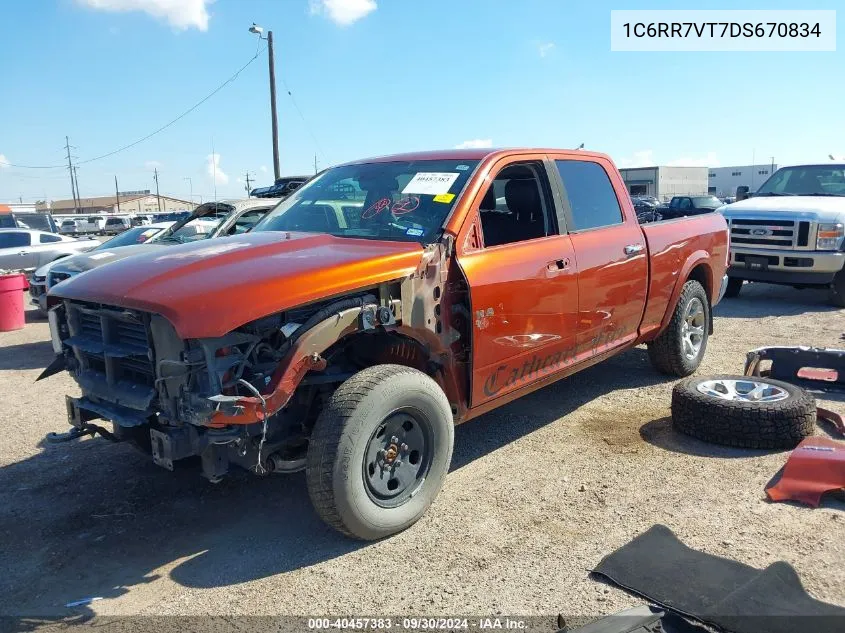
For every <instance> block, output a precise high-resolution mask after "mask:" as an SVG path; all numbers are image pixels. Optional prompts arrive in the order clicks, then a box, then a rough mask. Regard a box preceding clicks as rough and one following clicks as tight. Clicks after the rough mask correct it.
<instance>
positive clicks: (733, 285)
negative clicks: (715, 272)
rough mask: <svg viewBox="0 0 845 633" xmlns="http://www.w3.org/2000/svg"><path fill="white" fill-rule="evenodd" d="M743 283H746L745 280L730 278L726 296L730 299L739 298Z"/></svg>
mask: <svg viewBox="0 0 845 633" xmlns="http://www.w3.org/2000/svg"><path fill="white" fill-rule="evenodd" d="M743 283H745V280H744V279H737V278H736V277H728V287H727V288H726V289H725V296H726V297H730V298H734V297H738V296H739V293H740V291H741V290H742V284H743Z"/></svg>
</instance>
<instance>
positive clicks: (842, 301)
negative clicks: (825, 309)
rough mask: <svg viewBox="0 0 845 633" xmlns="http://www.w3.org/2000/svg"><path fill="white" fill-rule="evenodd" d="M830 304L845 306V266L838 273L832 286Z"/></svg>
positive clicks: (838, 306) (839, 306)
mask: <svg viewBox="0 0 845 633" xmlns="http://www.w3.org/2000/svg"><path fill="white" fill-rule="evenodd" d="M830 304H831V305H834V306H836V307H837V308H845V268H843V269H842V270H840V271H839V272H838V273H836V276H835V277H834V278H833V284H832V285H831V287H830Z"/></svg>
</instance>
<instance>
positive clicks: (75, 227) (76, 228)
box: [59, 218, 85, 235]
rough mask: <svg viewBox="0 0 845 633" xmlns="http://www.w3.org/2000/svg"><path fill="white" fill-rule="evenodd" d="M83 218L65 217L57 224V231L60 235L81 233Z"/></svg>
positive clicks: (82, 230) (82, 231)
mask: <svg viewBox="0 0 845 633" xmlns="http://www.w3.org/2000/svg"><path fill="white" fill-rule="evenodd" d="M83 223H84V220H82V219H80V218H67V219H65V220H62V223H61V224H60V225H59V233H60V234H62V235H82V234H83V233H84V232H85V230H84V228H83Z"/></svg>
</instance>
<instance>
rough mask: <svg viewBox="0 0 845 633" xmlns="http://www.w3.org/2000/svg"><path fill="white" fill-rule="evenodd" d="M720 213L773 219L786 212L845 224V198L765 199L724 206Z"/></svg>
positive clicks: (782, 197)
mask: <svg viewBox="0 0 845 633" xmlns="http://www.w3.org/2000/svg"><path fill="white" fill-rule="evenodd" d="M719 213H721V214H723V215H724V216H725V217H726V218H740V217H741V218H754V217H758V216H759V217H771V216H772V215H773V214H779V213H783V214H784V215H788V216H790V218H795V219H801V220H816V221H819V222H842V221H843V220H845V197H827V196H761V197H759V198H749V199H747V200H741V201H740V202H734V203H733V204H729V205H727V206H724V207H722V208H721V209H719Z"/></svg>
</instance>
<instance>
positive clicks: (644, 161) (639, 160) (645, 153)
mask: <svg viewBox="0 0 845 633" xmlns="http://www.w3.org/2000/svg"><path fill="white" fill-rule="evenodd" d="M617 162H618V164H619V166H620V167H654V166H655V165H656V164H657V163H656V162H655V161H654V152H653V151H652V150H650V149H643V150H640V151H639V152H634V155H633V156H630V157H625V158H620V159H619V160H618V161H617Z"/></svg>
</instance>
